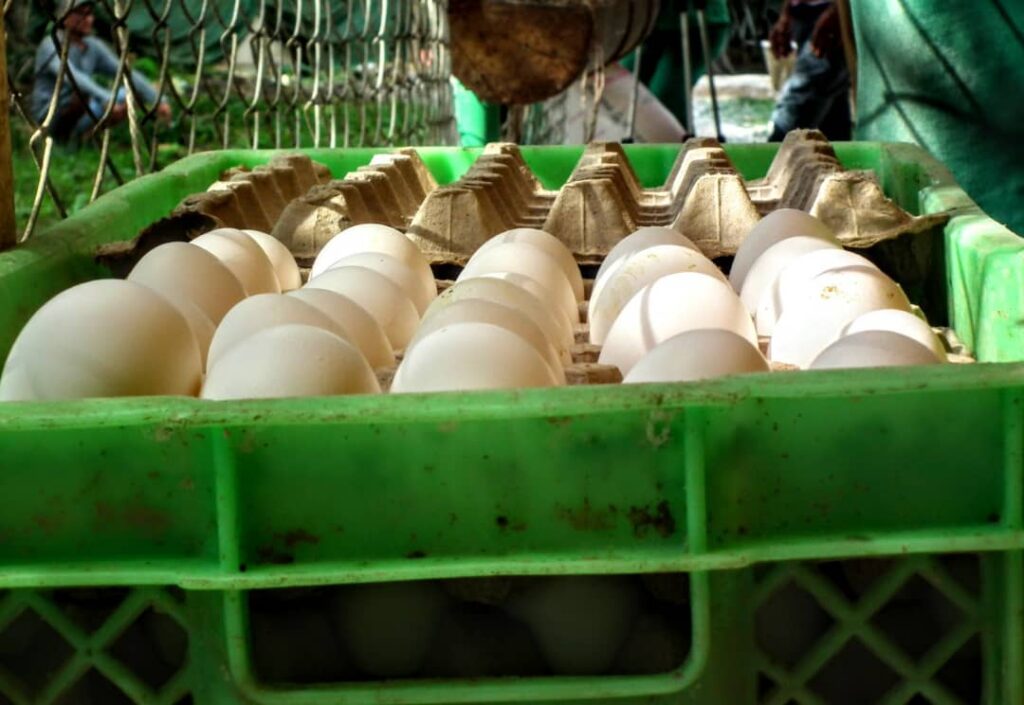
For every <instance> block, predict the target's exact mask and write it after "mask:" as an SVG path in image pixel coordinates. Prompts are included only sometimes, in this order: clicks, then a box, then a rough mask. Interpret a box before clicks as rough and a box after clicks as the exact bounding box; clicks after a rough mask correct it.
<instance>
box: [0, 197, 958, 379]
mask: <svg viewBox="0 0 1024 705" xmlns="http://www.w3.org/2000/svg"><path fill="white" fill-rule="evenodd" d="M730 281H731V283H732V285H733V287H735V288H736V291H739V296H737V295H736V293H735V291H734V290H733V289H732V288H731V287H730V286H729V283H730ZM300 285H301V278H300V275H299V270H298V267H297V266H296V264H295V261H294V259H293V258H292V256H291V254H290V253H289V252H288V250H287V249H286V248H285V247H284V246H283V245H282V244H281V243H280V242H278V241H277V240H276V239H274V238H272V237H270V236H268V235H265V234H263V233H258V232H254V231H237V230H227V229H225V230H219V231H214V232H212V233H208V234H206V235H203V236H200V237H199V238H196V239H195V240H194V241H192V243H190V244H185V243H169V244H166V245H162V246H160V247H158V248H156V249H154V250H153V251H151V252H150V253H148V254H147V255H146V256H145V257H143V258H142V259H141V260H140V261H139V263H138V264H137V265H136V267H135V268H134V269H133V270H132V272H131V274H130V275H129V277H128V279H127V281H125V282H119V281H115V280H103V281H97V282H90V283H87V284H83V285H80V286H79V287H74V288H72V289H70V290H68V291H67V292H64V293H63V294H61V295H59V296H57V297H55V298H54V299H53V300H52V301H51V302H49V303H48V304H47V305H46V306H44V307H43V308H42V309H40V311H39V312H38V313H37V314H36V316H34V317H33V319H32V320H31V321H30V323H29V325H27V326H26V328H25V329H24V331H23V332H22V334H21V336H19V339H18V341H16V343H15V346H14V348H13V349H12V353H11V355H10V356H9V358H8V361H7V364H6V366H5V369H4V374H3V377H2V378H0V399H52V398H72V397H84V396H123V395H137V394H195V393H196V391H197V390H198V389H199V385H200V382H201V380H203V377H204V375H203V371H204V370H205V371H206V375H205V382H204V383H203V384H202V392H201V393H202V396H204V397H207V398H213V399H226V398H258V397H273V396H304V395H324V394H346V393H369V392H376V391H379V385H378V383H377V379H376V376H375V374H374V372H373V370H374V369H379V368H383V367H389V366H390V365H392V364H393V362H394V351H395V350H402V349H405V356H404V360H403V362H402V364H401V365H400V366H399V369H398V371H397V373H396V375H395V378H394V382H393V384H392V391H395V392H403V391H440V390H449V389H480V388H506V387H530V386H551V385H559V384H564V383H565V372H564V365H565V364H568V363H569V362H571V357H570V354H569V349H570V347H571V345H572V343H573V341H574V332H575V327H576V325H577V324H578V322H579V318H578V310H579V303H580V302H581V301H582V300H583V295H584V291H583V279H582V276H581V274H580V270H579V267H578V266H577V264H576V262H575V259H574V258H573V256H572V254H571V252H570V251H569V250H568V249H567V248H566V247H565V246H564V245H563V244H562V243H561V242H560V241H558V240H557V239H556V238H554V237H553V236H551V235H549V234H547V233H545V232H543V231H539V230H532V229H527V228H522V229H516V230H511V231H508V232H506V233H502V234H500V235H498V236H496V237H494V238H492V239H491V240H489V241H488V242H486V243H485V244H484V245H483V246H482V247H481V248H480V249H479V250H478V251H477V252H476V253H475V254H474V256H473V257H472V258H471V260H470V261H469V263H468V264H467V266H466V267H465V268H464V270H463V272H462V274H461V275H460V277H459V280H458V282H457V283H456V284H455V285H454V286H452V287H451V288H450V289H448V290H447V291H446V292H445V293H444V294H443V295H442V296H441V297H440V298H437V299H436V300H435V297H436V296H437V289H436V283H435V281H434V279H433V275H432V273H431V270H430V267H429V265H428V263H427V261H426V260H425V258H424V257H423V256H422V254H421V253H420V251H419V250H418V248H417V247H416V246H415V245H414V244H413V243H412V242H411V241H410V240H409V239H408V238H407V237H405V236H404V235H402V234H401V233H400V232H398V231H397V230H394V229H391V228H388V227H386V226H381V225H362V226H356V227H353V228H350V229H348V230H346V231H345V232H344V236H343V237H336V238H334V239H332V240H331V241H329V242H328V244H327V245H326V246H325V247H324V249H323V250H322V252H321V253H320V255H319V256H318V258H317V260H316V262H315V263H314V266H313V269H312V273H311V279H310V282H309V283H308V284H307V285H306V286H305V287H303V288H301V289H299V288H298V287H299V286H300ZM140 286H141V287H143V288H147V289H149V291H148V292H143V291H140ZM289 290H291V291H289ZM282 291H288V292H289V293H287V294H282V293H280V292H282ZM168 304H169V305H168ZM783 308H785V312H783ZM909 311H910V305H909V302H907V300H906V297H905V296H904V295H903V293H902V291H901V290H900V289H899V287H898V285H896V284H895V283H894V282H892V281H891V280H889V279H888V278H887V277H885V275H883V274H882V273H881V272H880V271H879V270H878V269H877V268H876V267H875V266H874V265H873V264H871V263H870V262H869V261H868V260H866V259H865V258H863V257H861V256H859V255H856V254H854V253H851V252H847V251H845V250H843V249H842V248H841V247H840V246H839V245H838V243H837V242H836V240H835V238H834V236H833V235H832V234H831V233H830V232H829V231H828V230H827V228H825V227H824V226H823V225H822V224H821V223H820V222H819V221H817V220H816V219H814V218H812V217H811V216H809V215H807V214H805V213H802V212H799V211H790V210H780V211H776V212H774V213H772V214H771V215H769V216H766V217H765V218H764V219H763V220H762V221H761V222H760V223H759V224H758V226H756V227H755V228H754V230H753V231H752V232H751V233H750V234H749V235H748V237H747V238H746V239H745V240H744V242H743V245H742V246H741V247H740V249H739V251H738V252H737V255H736V258H735V260H734V263H733V267H732V271H731V274H730V278H729V280H727V279H726V278H725V277H724V276H723V275H722V273H721V272H720V271H719V270H718V268H717V267H716V266H715V265H714V263H712V262H711V261H710V260H708V259H707V258H706V257H705V256H704V255H703V254H702V253H701V252H700V251H699V250H698V248H697V247H696V246H695V245H694V244H693V243H692V242H691V241H689V240H688V239H687V238H685V237H684V236H683V235H681V234H679V233H678V232H676V231H673V230H671V229H668V228H657V227H654V228H642V229H640V230H638V231H637V232H635V233H633V234H632V235H630V236H628V237H627V238H625V239H624V240H622V241H621V242H619V243H618V244H617V245H616V246H615V247H614V248H613V249H612V251H611V252H610V253H609V255H608V256H607V257H606V259H605V261H604V263H603V264H602V265H601V268H600V269H599V271H598V273H597V276H596V279H595V282H594V287H593V293H592V296H591V299H590V301H589V309H588V315H589V321H590V339H591V342H593V343H595V344H598V345H601V346H602V351H601V355H600V358H599V361H600V362H602V363H605V364H610V365H615V366H617V367H618V368H619V369H620V370H621V372H622V373H623V375H624V380H625V381H626V382H652V381H686V380H695V379H704V378H709V377H716V376H721V375H725V374H733V373H740V372H757V371H766V370H768V369H769V365H768V361H767V360H766V359H765V357H764V356H763V355H761V353H760V351H759V349H758V334H761V335H765V336H770V338H771V345H770V347H769V355H768V356H769V359H771V360H772V361H773V362H783V363H787V364H790V365H793V366H796V367H812V368H824V367H851V366H871V365H883V364H924V363H929V362H937V361H940V360H941V359H942V357H943V352H942V348H941V345H940V344H939V342H938V340H937V339H936V338H935V336H934V334H933V333H932V332H931V330H930V328H929V327H928V325H927V323H925V322H924V321H922V320H921V319H919V318H917V317H915V316H914V315H913V314H911V313H909ZM421 316H422V322H421ZM183 322H184V324H185V325H182V323H183ZM188 331H190V332H191V340H190V336H189V335H187V334H186V333H187V332H188ZM196 347H197V348H198V359H199V363H198V366H197V365H196V364H195V360H196V354H195V351H194V348H196ZM922 347H923V348H924V352H922V349H921V348H922ZM826 348H827V349H826Z"/></svg>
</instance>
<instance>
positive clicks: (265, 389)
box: [202, 301, 380, 399]
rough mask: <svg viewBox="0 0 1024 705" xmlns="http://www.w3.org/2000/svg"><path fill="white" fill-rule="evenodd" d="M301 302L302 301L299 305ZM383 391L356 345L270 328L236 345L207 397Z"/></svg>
mask: <svg viewBox="0 0 1024 705" xmlns="http://www.w3.org/2000/svg"><path fill="white" fill-rule="evenodd" d="M296 303H301V302H298V301H297V302H296ZM379 391H380V385H379V383H378V382H377V377H376V376H375V375H374V373H373V370H371V369H370V365H369V364H368V363H367V362H366V359H365V358H364V357H363V354H362V353H361V352H359V350H357V349H356V347H355V346H354V345H352V344H351V343H348V342H346V341H345V340H342V339H341V337H339V336H337V335H335V334H334V333H331V332H330V331H327V330H325V329H323V328H319V327H317V326H308V325H301V324H289V325H282V326H277V327H274V328H266V329H264V330H261V331H259V332H257V333H254V334H253V335H250V336H249V337H247V338H246V339H245V340H243V341H241V342H239V343H238V344H237V345H235V346H233V347H232V348H231V349H230V350H229V351H228V352H227V353H225V355H224V357H223V358H221V359H220V360H218V361H217V363H216V364H214V365H213V367H212V368H211V369H210V372H209V374H207V376H206V381H205V383H204V384H203V392H202V397H203V398H204V399H276V398H282V397H316V396H332V395H338V394H372V393H376V392H379Z"/></svg>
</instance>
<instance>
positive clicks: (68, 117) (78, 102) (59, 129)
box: [51, 94, 86, 142]
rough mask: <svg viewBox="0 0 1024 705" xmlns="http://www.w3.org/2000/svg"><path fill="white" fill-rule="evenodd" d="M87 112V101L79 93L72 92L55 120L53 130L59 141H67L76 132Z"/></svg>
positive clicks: (55, 137)
mask: <svg viewBox="0 0 1024 705" xmlns="http://www.w3.org/2000/svg"><path fill="white" fill-rule="evenodd" d="M85 113H86V109H85V101H84V100H82V99H81V97H79V96H78V95H77V94H72V96H71V97H70V98H69V99H68V101H67V104H66V105H65V106H63V108H62V109H61V110H60V111H59V112H58V113H57V115H56V117H55V118H54V120H53V125H52V127H51V132H52V134H53V137H54V139H56V140H57V141H58V142H67V141H68V140H69V139H70V138H71V136H72V135H73V134H74V133H75V129H76V125H77V124H78V121H79V120H80V119H81V118H82V116H83V115H85Z"/></svg>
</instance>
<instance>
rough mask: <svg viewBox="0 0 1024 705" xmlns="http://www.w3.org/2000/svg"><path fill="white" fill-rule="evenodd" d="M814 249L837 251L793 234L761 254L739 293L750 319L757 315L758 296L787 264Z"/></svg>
mask: <svg viewBox="0 0 1024 705" xmlns="http://www.w3.org/2000/svg"><path fill="white" fill-rule="evenodd" d="M817 250H841V248H840V247H839V245H838V244H836V243H834V242H832V241H830V240H823V239H821V238H818V237H807V236H806V235H797V236H795V237H789V238H786V239H785V240H782V241H781V242H777V243H775V244H774V245H772V246H771V247H769V248H768V249H767V250H765V251H764V252H762V253H761V256H760V257H758V258H757V260H756V261H755V262H754V264H753V266H751V267H750V271H749V272H747V276H746V279H744V280H743V288H742V289H741V290H740V301H742V302H743V305H744V306H746V307H747V310H748V311H750V315H751V316H753V315H754V314H755V313H757V309H758V305H759V304H760V303H761V297H762V296H763V295H764V294H765V292H768V291H770V290H771V287H772V284H774V283H775V280H776V278H778V276H779V273H780V272H781V271H782V270H783V269H785V267H786V266H787V265H788V264H789V263H790V262H793V261H795V260H796V259H797V258H798V257H800V256H801V255H805V254H807V253H808V252H815V251H817Z"/></svg>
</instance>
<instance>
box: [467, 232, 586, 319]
mask: <svg viewBox="0 0 1024 705" xmlns="http://www.w3.org/2000/svg"><path fill="white" fill-rule="evenodd" d="M498 272H514V273H517V274H523V275H526V276H528V277H531V278H533V279H536V280H537V281H538V282H539V283H540V285H541V286H543V287H544V289H545V290H546V291H547V294H548V295H547V298H546V300H547V301H550V302H551V303H552V305H555V306H558V307H559V308H561V309H562V310H563V311H565V314H566V315H567V316H569V320H570V321H572V322H573V323H577V322H579V315H580V311H579V304H578V303H577V302H576V297H575V296H574V295H573V293H572V285H571V284H569V279H568V278H567V277H566V276H565V273H564V272H563V271H562V268H561V267H559V266H558V263H557V262H556V261H554V260H553V259H551V257H550V256H548V255H547V254H546V253H545V252H544V250H540V249H538V248H536V247H534V246H533V245H529V244H526V243H521V242H506V243H502V244H500V245H495V246H493V247H490V248H488V249H487V250H486V251H484V252H477V253H476V254H474V255H473V257H471V258H470V260H469V262H467V263H466V266H465V268H464V269H463V270H462V273H461V274H459V280H460V281H461V280H463V279H470V278H472V277H479V276H483V275H485V274H495V273H498Z"/></svg>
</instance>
